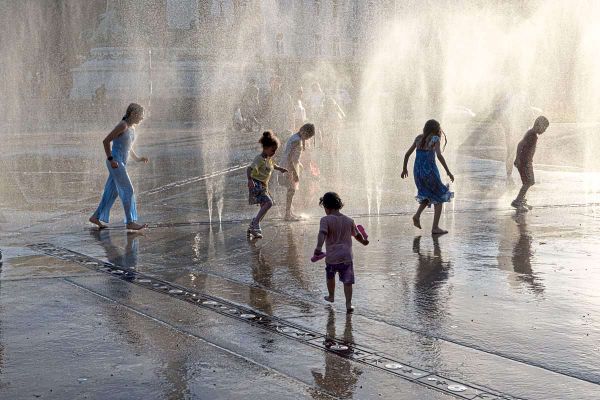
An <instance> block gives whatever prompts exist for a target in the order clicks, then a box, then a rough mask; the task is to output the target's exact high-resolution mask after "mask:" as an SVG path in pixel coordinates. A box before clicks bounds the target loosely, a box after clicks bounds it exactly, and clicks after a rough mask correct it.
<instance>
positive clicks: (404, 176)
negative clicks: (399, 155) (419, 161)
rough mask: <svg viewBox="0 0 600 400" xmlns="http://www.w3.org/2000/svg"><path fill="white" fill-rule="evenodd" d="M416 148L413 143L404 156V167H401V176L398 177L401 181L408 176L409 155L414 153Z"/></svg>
mask: <svg viewBox="0 0 600 400" xmlns="http://www.w3.org/2000/svg"><path fill="white" fill-rule="evenodd" d="M416 148H417V145H416V144H415V142H413V144H412V146H410V148H409V149H408V151H407V152H406V154H405V155H404V166H403V167H402V175H400V177H401V178H402V179H404V178H406V177H407V176H408V159H409V158H410V155H411V154H412V153H413V151H415V149H416Z"/></svg>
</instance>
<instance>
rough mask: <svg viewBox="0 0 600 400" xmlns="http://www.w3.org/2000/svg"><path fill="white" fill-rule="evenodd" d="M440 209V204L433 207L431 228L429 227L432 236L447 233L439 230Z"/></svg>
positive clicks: (441, 206)
mask: <svg viewBox="0 0 600 400" xmlns="http://www.w3.org/2000/svg"><path fill="white" fill-rule="evenodd" d="M442 208H443V204H442V203H438V204H434V205H433V226H432V227H431V233H433V234H434V235H441V234H444V233H448V231H446V230H443V229H441V228H440V217H441V216H442Z"/></svg>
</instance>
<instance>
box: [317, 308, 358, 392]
mask: <svg viewBox="0 0 600 400" xmlns="http://www.w3.org/2000/svg"><path fill="white" fill-rule="evenodd" d="M326 331H327V337H326V340H327V339H329V338H331V339H335V338H337V335H336V332H335V311H334V310H333V308H329V311H328V317H327V329H326ZM341 340H342V342H343V343H354V338H353V336H352V314H347V315H346V323H345V326H344V333H343V335H342V337H341ZM324 357H325V366H324V372H321V370H316V369H315V370H312V371H311V372H312V375H313V377H314V379H315V384H316V385H317V387H319V388H322V389H324V390H325V391H327V392H329V393H333V394H334V395H335V396H336V397H338V398H341V399H351V398H352V397H353V395H354V390H355V388H356V383H357V382H358V377H359V376H360V374H361V373H362V371H361V369H360V368H359V367H357V365H356V364H353V363H351V362H350V360H348V359H346V358H344V357H339V356H337V355H336V354H333V353H330V352H325V353H324Z"/></svg>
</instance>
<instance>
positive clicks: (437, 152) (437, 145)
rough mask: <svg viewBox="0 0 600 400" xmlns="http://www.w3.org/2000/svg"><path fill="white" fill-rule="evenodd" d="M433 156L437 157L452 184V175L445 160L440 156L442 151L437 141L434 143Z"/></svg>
mask: <svg viewBox="0 0 600 400" xmlns="http://www.w3.org/2000/svg"><path fill="white" fill-rule="evenodd" d="M435 154H436V155H437V158H438V160H440V164H442V167H444V169H445V170H446V174H447V175H448V177H449V178H450V180H451V181H452V182H454V175H452V172H450V170H449V169H448V165H446V159H445V158H444V156H443V155H442V149H441V147H440V142H439V141H437V142H436V143H435Z"/></svg>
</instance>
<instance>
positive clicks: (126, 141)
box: [89, 103, 148, 231]
mask: <svg viewBox="0 0 600 400" xmlns="http://www.w3.org/2000/svg"><path fill="white" fill-rule="evenodd" d="M143 119H144V107H142V106H140V105H139V104H135V103H131V104H130V105H129V107H127V111H126V112H125V116H124V117H123V120H122V121H121V122H119V124H118V125H117V126H116V127H115V128H114V129H113V130H112V132H111V133H109V134H108V136H106V138H105V139H104V140H103V141H102V144H103V145H104V152H105V153H106V166H107V167H108V180H107V181H106V185H105V186H104V193H103V194H102V199H101V200H100V204H99V205H98V208H97V209H96V211H95V212H94V214H93V215H92V216H91V217H90V219H89V221H90V222H91V223H93V224H96V225H98V228H100V229H102V228H106V225H104V223H103V222H108V220H109V215H110V209H111V208H112V206H113V204H114V203H115V200H116V199H117V196H118V197H120V198H121V203H123V208H124V209H125V223H126V224H127V229H129V230H136V231H137V230H141V229H144V228H146V227H147V225H146V224H144V225H140V224H138V223H137V222H136V221H137V219H138V216H137V208H136V204H135V195H134V191H133V185H132V184H131V179H129V175H128V174H127V160H128V159H129V155H131V156H132V158H133V159H134V160H135V161H138V162H143V163H148V158H146V157H139V156H138V155H137V154H135V151H133V142H134V140H135V127H136V126H137V125H138V124H139V123H140V122H142V120H143ZM111 143H112V148H111Z"/></svg>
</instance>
